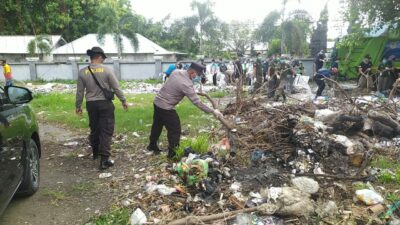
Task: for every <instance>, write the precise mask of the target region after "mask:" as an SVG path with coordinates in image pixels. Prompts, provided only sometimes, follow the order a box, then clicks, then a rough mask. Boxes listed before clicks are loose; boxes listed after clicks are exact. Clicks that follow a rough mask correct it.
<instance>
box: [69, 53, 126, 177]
mask: <svg viewBox="0 0 400 225" xmlns="http://www.w3.org/2000/svg"><path fill="white" fill-rule="evenodd" d="M87 55H88V56H90V65H89V66H88V67H85V68H83V69H81V70H80V71H79V76H78V84H77V90H76V114H78V115H82V108H81V106H82V101H83V96H85V97H86V110H87V111H88V114H89V126H90V136H89V140H90V145H91V147H92V150H93V159H94V160H95V159H97V158H98V156H99V155H100V157H101V160H100V169H101V170H104V169H107V168H109V167H111V166H113V165H114V161H113V160H110V159H109V157H110V150H111V139H112V136H113V133H114V125H115V118H114V109H115V108H114V104H113V102H112V99H113V98H114V94H113V92H115V94H116V95H117V97H118V98H119V100H120V101H121V102H122V106H123V107H124V110H125V111H127V110H128V105H127V104H126V100H125V97H124V94H123V93H122V91H121V90H120V89H119V83H118V80H117V78H116V77H115V74H114V72H113V71H112V70H111V69H109V68H107V67H105V66H104V65H103V62H104V60H105V59H106V58H107V57H106V55H105V54H104V51H103V49H101V48H100V47H93V48H92V49H89V50H87ZM85 90H86V92H85ZM111 90H112V91H113V92H112V91H111Z"/></svg>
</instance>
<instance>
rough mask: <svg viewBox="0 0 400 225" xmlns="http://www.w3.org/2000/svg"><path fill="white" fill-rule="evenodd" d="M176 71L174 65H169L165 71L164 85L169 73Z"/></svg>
mask: <svg viewBox="0 0 400 225" xmlns="http://www.w3.org/2000/svg"><path fill="white" fill-rule="evenodd" d="M176 69H177V67H176V65H175V64H171V65H169V66H168V69H167V70H166V71H165V78H164V83H165V82H166V81H167V79H168V78H169V76H170V75H171V73H172V72H173V71H174V70H176Z"/></svg>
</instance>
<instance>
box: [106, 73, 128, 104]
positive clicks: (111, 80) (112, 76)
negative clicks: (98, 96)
mask: <svg viewBox="0 0 400 225" xmlns="http://www.w3.org/2000/svg"><path fill="white" fill-rule="evenodd" d="M108 82H109V84H110V87H111V88H112V90H113V91H114V92H115V95H117V97H118V99H119V100H120V101H121V102H126V99H125V96H124V93H123V92H122V91H121V89H120V87H119V82H118V80H117V78H116V76H115V74H114V73H113V72H112V71H110V74H109V76H108Z"/></svg>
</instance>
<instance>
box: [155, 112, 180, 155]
mask: <svg viewBox="0 0 400 225" xmlns="http://www.w3.org/2000/svg"><path fill="white" fill-rule="evenodd" d="M164 126H165V128H166V129H167V132H168V134H167V137H168V150H169V151H170V152H171V151H174V150H175V148H176V147H178V146H179V141H180V139H181V121H180V120H179V116H178V114H177V113H176V111H175V110H165V109H162V108H160V107H158V106H156V105H154V115H153V126H152V127H151V134H150V146H151V147H155V146H157V141H158V138H159V137H160V135H161V132H162V129H163V127H164Z"/></svg>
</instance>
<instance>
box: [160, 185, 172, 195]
mask: <svg viewBox="0 0 400 225" xmlns="http://www.w3.org/2000/svg"><path fill="white" fill-rule="evenodd" d="M157 191H158V193H160V194H162V195H171V194H172V193H174V192H176V188H171V187H167V186H166V185H165V184H160V185H157Z"/></svg>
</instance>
